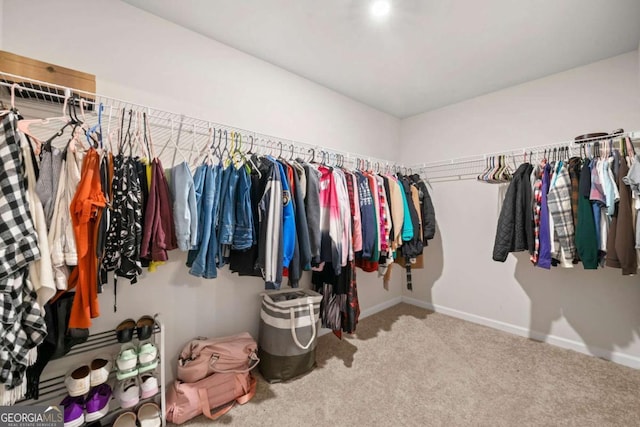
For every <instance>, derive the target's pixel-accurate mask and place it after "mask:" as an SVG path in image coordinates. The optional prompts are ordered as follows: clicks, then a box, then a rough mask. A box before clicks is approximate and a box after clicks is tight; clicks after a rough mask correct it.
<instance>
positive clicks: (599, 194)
mask: <svg viewBox="0 0 640 427" xmlns="http://www.w3.org/2000/svg"><path fill="white" fill-rule="evenodd" d="M600 161H602V160H596V159H593V160H591V164H589V168H591V192H590V193H589V200H591V201H592V202H600V203H602V204H603V205H606V203H607V199H606V198H605V195H604V187H603V186H602V180H601V179H600V178H601V177H600V174H598V162H600Z"/></svg>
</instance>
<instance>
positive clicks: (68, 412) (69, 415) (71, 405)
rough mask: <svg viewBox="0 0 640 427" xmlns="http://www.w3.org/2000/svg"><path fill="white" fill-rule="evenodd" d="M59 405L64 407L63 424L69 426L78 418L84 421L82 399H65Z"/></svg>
mask: <svg viewBox="0 0 640 427" xmlns="http://www.w3.org/2000/svg"><path fill="white" fill-rule="evenodd" d="M60 405H62V406H63V407H64V423H65V424H69V423H71V422H73V421H76V420H78V419H79V418H83V419H84V398H83V397H82V396H76V397H71V396H67V397H65V398H64V399H63V400H62V402H60Z"/></svg>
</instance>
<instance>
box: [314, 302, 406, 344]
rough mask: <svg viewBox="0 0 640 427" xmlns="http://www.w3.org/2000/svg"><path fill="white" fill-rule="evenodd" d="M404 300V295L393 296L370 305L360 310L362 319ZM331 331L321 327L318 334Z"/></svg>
mask: <svg viewBox="0 0 640 427" xmlns="http://www.w3.org/2000/svg"><path fill="white" fill-rule="evenodd" d="M401 302H402V297H401V296H400V297H395V298H391V299H390V300H387V301H385V302H382V303H380V304H376V305H374V306H373V307H369V308H365V309H364V310H362V311H361V312H360V317H359V318H360V319H364V318H365V317H369V316H372V315H374V314H376V313H379V312H381V311H382V310H386V309H387V308H390V307H393V306H394V305H398V304H400V303H401ZM329 332H331V329H327V328H322V329H320V333H318V336H322V335H324V334H328V333H329Z"/></svg>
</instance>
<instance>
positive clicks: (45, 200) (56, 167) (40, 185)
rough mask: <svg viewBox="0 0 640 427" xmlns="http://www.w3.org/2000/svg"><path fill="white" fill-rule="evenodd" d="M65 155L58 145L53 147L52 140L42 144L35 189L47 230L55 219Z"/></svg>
mask: <svg viewBox="0 0 640 427" xmlns="http://www.w3.org/2000/svg"><path fill="white" fill-rule="evenodd" d="M64 156H65V153H64V152H63V151H62V150H60V149H58V148H57V147H53V146H52V145H51V142H46V143H44V144H42V148H41V152H40V173H39V174H38V178H37V183H36V184H35V189H36V192H37V194H38V198H39V199H40V202H41V203H42V207H43V212H44V215H45V221H46V225H47V230H48V229H49V228H50V227H51V221H52V220H53V212H54V208H55V202H56V194H58V184H59V182H60V173H61V172H62V164H63V161H64Z"/></svg>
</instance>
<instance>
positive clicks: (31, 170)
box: [19, 132, 56, 307]
mask: <svg viewBox="0 0 640 427" xmlns="http://www.w3.org/2000/svg"><path fill="white" fill-rule="evenodd" d="M19 137H20V146H21V147H22V158H23V159H24V169H25V175H26V180H25V182H26V185H25V186H26V193H27V194H26V196H27V199H28V203H29V212H30V213H31V215H32V217H31V220H32V222H33V224H34V225H35V231H36V234H37V237H38V249H39V250H40V259H38V260H35V261H33V262H32V263H30V264H29V280H30V281H31V283H32V285H33V288H34V289H35V291H36V294H37V295H38V304H39V305H40V307H44V305H45V304H46V303H47V302H48V301H49V300H50V299H51V298H52V297H53V296H54V295H55V294H56V284H55V281H54V278H53V266H52V265H51V252H50V249H49V241H48V238H47V224H46V218H45V213H44V209H43V207H42V203H41V202H40V198H39V197H38V195H37V193H36V171H35V165H34V164H33V161H32V158H33V157H34V156H33V151H32V146H31V144H30V143H29V141H28V140H27V137H26V136H25V135H24V134H23V133H21V132H19Z"/></svg>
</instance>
